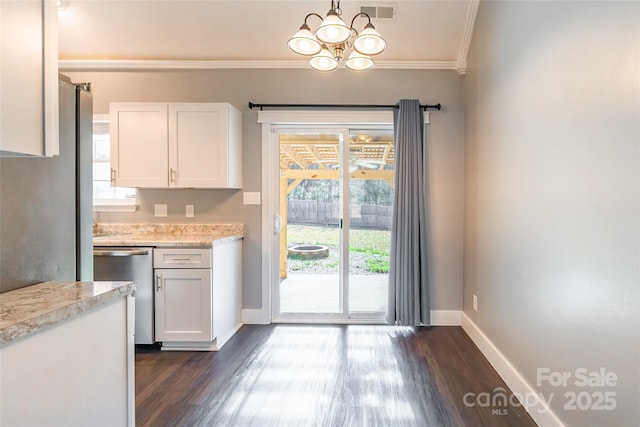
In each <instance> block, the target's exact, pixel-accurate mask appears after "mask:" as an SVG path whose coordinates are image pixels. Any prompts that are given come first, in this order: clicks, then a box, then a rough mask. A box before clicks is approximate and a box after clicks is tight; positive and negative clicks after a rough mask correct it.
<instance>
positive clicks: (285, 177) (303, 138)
mask: <svg viewBox="0 0 640 427" xmlns="http://www.w3.org/2000/svg"><path fill="white" fill-rule="evenodd" d="M348 163H349V177H350V178H351V179H376V180H385V181H387V182H388V183H389V185H391V186H393V176H394V169H395V149H394V140H393V136H392V135H387V134H385V135H367V134H358V135H354V136H352V137H351V140H350V141H349V161H348ZM339 168H340V140H339V137H338V135H336V134H329V133H327V134H300V133H291V134H284V133H283V134H281V135H280V216H281V219H282V229H281V231H280V278H281V279H283V278H286V277H287V200H288V197H287V196H288V195H289V193H291V192H292V191H293V190H294V189H295V188H296V187H297V186H298V185H299V184H300V183H301V182H302V181H303V180H305V179H336V180H337V179H339V178H340V169H339Z"/></svg>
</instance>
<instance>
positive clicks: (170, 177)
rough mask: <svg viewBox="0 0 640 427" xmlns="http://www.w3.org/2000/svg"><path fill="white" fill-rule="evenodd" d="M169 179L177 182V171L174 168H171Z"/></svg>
mask: <svg viewBox="0 0 640 427" xmlns="http://www.w3.org/2000/svg"><path fill="white" fill-rule="evenodd" d="M169 181H170V182H176V171H175V170H174V169H173V168H170V169H169Z"/></svg>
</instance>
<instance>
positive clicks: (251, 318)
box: [242, 308, 271, 325]
mask: <svg viewBox="0 0 640 427" xmlns="http://www.w3.org/2000/svg"><path fill="white" fill-rule="evenodd" d="M242 323H244V324H245V325H268V324H269V323H271V315H270V314H269V310H263V309H262V308H245V309H243V310H242Z"/></svg>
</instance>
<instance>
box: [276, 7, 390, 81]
mask: <svg viewBox="0 0 640 427" xmlns="http://www.w3.org/2000/svg"><path fill="white" fill-rule="evenodd" d="M341 15H342V10H341V9H340V0H338V1H337V2H336V1H334V0H331V10H329V12H327V17H326V18H324V19H323V18H322V16H320V15H318V14H317V13H310V14H308V15H307V16H306V17H305V18H304V23H303V24H302V26H301V27H300V30H299V31H298V32H297V33H295V34H294V35H293V37H292V38H291V39H290V40H289V43H288V45H289V48H290V49H291V50H292V51H294V52H295V53H298V54H300V55H306V56H311V58H310V59H309V65H310V66H311V68H313V69H315V70H318V71H333V70H335V69H336V68H338V65H339V64H340V61H341V60H342V58H343V56H344V51H345V49H346V48H353V52H352V53H351V54H350V55H349V57H348V58H347V60H346V61H345V66H346V67H347V68H349V69H350V70H356V71H364V70H368V69H370V68H373V65H374V62H373V59H371V56H373V55H377V54H379V53H380V52H382V51H383V50H384V48H385V47H386V46H387V42H385V41H384V39H383V38H382V36H381V35H380V33H378V31H376V29H375V27H374V26H373V24H372V23H371V17H370V16H369V15H367V14H366V13H364V12H360V13H358V14H356V15H355V16H354V17H353V19H352V20H351V25H350V26H347V25H346V24H345V23H344V21H343V20H342V18H341V17H340V16H341ZM310 16H317V17H318V18H320V20H322V23H320V26H319V27H318V29H317V30H316V31H315V34H314V33H312V32H311V28H309V25H307V19H309V17H310ZM358 17H366V18H367V19H368V21H369V22H368V23H367V24H366V25H365V26H364V29H363V30H362V31H360V32H358V31H357V30H356V29H355V28H354V27H353V24H354V22H355V20H356V18H358Z"/></svg>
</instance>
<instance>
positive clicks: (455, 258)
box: [66, 69, 463, 310]
mask: <svg viewBox="0 0 640 427" xmlns="http://www.w3.org/2000/svg"><path fill="white" fill-rule="evenodd" d="M66 74H68V75H70V76H71V78H72V79H73V80H74V81H90V82H92V83H93V92H94V112H95V113H97V114H104V113H107V112H108V110H109V103H110V102H112V101H167V102H171V101H184V102H215V101H218V102H230V103H232V104H233V105H235V106H236V107H238V108H240V109H241V110H242V111H243V112H244V117H243V118H244V126H243V127H244V129H243V132H244V147H243V149H244V154H243V155H244V163H243V168H244V188H243V191H261V185H262V184H261V172H260V171H261V155H262V153H261V128H260V125H258V124H257V123H256V120H257V113H256V112H254V111H250V110H249V109H248V107H247V103H248V102H249V101H253V102H258V103H376V104H395V103H397V102H398V100H400V99H401V98H413V99H415V98H417V99H420V100H421V102H422V103H435V102H440V103H442V104H443V105H444V108H443V110H442V111H441V112H433V113H431V125H429V126H428V127H427V138H428V142H427V144H428V146H427V152H428V156H429V165H428V169H429V179H430V209H431V213H432V216H431V220H432V222H431V227H432V253H431V261H432V262H431V264H430V265H431V274H432V283H433V289H432V302H433V309H436V310H460V309H461V308H462V221H463V220H462V218H463V113H462V81H461V78H460V77H459V76H458V75H457V74H456V73H455V72H453V71H416V70H408V71H395V70H372V71H370V72H366V73H354V72H350V71H348V70H338V71H336V72H333V73H329V74H323V73H318V72H314V71H312V70H308V69H300V70H205V71H200V70H198V71H166V72H164V71H162V72H135V71H133V72H82V73H80V72H68V73H66ZM139 199H140V210H139V211H138V212H136V213H134V214H122V213H121V214H115V213H111V214H98V215H97V216H96V219H97V220H98V221H103V222H142V221H152V222H163V221H166V222H189V220H190V219H188V218H185V217H184V205H185V204H187V203H188V204H194V205H195V210H196V217H195V218H193V219H191V222H220V221H242V222H244V223H245V224H247V227H248V235H247V238H246V239H245V241H244V250H243V255H244V269H243V270H244V271H243V274H244V279H243V280H244V285H243V286H244V288H243V289H244V293H243V303H244V308H260V307H261V305H262V301H261V277H260V275H261V256H262V248H261V216H260V215H261V212H260V207H259V206H244V205H242V192H241V191H232V190H142V191H140V192H139ZM155 203H167V204H168V205H169V217H168V218H155V217H154V216H153V204H155Z"/></svg>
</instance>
